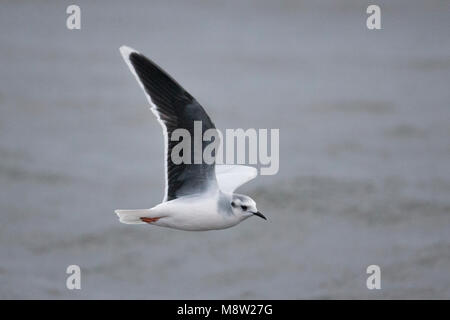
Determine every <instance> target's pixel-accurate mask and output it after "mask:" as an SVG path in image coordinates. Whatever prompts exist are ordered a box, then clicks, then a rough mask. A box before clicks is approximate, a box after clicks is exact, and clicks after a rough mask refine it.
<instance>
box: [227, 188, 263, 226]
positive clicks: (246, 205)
mask: <svg viewBox="0 0 450 320" xmlns="http://www.w3.org/2000/svg"><path fill="white" fill-rule="evenodd" d="M230 205H231V210H232V211H233V213H234V214H235V215H236V216H238V217H241V218H242V219H246V218H248V217H251V216H258V217H260V218H263V219H264V220H267V218H266V217H265V216H264V215H263V214H262V213H261V212H259V211H258V209H256V203H255V201H253V199H252V198H250V197H249V196H244V195H242V194H237V193H234V194H233V195H232V197H231V203H230Z"/></svg>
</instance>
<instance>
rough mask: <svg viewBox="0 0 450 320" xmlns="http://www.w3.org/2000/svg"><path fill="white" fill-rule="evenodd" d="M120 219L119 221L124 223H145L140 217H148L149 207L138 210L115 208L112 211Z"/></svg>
mask: <svg viewBox="0 0 450 320" xmlns="http://www.w3.org/2000/svg"><path fill="white" fill-rule="evenodd" d="M114 212H115V213H116V214H117V216H118V217H119V219H120V222H122V223H126V224H145V222H144V221H142V220H141V218H144V217H149V215H150V209H138V210H116V211H114Z"/></svg>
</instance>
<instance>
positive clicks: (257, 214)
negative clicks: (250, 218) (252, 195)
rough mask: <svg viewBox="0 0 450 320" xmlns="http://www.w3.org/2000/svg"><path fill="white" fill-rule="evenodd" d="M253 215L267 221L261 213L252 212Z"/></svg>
mask: <svg viewBox="0 0 450 320" xmlns="http://www.w3.org/2000/svg"><path fill="white" fill-rule="evenodd" d="M253 214H254V215H255V216H258V217H260V218H263V219H264V220H267V218H266V217H264V215H263V214H262V213H261V212H259V211H257V212H253Z"/></svg>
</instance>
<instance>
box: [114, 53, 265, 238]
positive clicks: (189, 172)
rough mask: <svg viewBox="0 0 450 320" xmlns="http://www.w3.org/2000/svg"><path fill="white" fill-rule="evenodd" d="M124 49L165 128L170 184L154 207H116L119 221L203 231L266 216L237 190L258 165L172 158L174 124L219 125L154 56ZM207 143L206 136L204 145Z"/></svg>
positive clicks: (204, 127) (191, 126)
mask: <svg viewBox="0 0 450 320" xmlns="http://www.w3.org/2000/svg"><path fill="white" fill-rule="evenodd" d="M120 52H121V54H122V57H123V59H124V60H125V62H126V63H127V65H128V67H129V68H130V70H131V72H132V73H133V74H134V76H135V77H136V80H137V82H138V83H139V85H140V86H141V87H142V89H143V90H144V92H145V95H146V97H147V100H148V101H149V103H150V105H151V110H152V112H153V113H154V114H155V116H156V118H157V119H158V121H159V123H160V124H161V127H162V129H163V134H164V143H165V184H166V185H165V194H164V200H163V202H162V203H160V204H158V205H156V206H154V207H153V208H150V209H139V210H116V211H115V212H116V214H117V215H118V216H119V219H120V222H122V223H126V224H152V225H156V226H161V227H168V228H174V229H180V230H189V231H203V230H215V229H225V228H229V227H232V226H235V225H237V224H238V223H240V222H241V221H244V220H245V219H247V218H248V217H251V216H258V217H261V218H263V219H266V217H264V215H263V214H262V213H261V212H259V211H258V210H257V209H256V203H255V201H253V199H251V198H250V197H248V196H245V195H241V194H237V193H234V190H236V189H237V188H238V187H239V186H241V185H242V184H244V183H246V182H248V181H250V180H251V179H253V178H255V177H256V169H255V168H253V167H248V166H242V165H215V164H214V163H212V164H208V163H207V162H205V161H204V160H203V159H202V160H201V162H200V163H198V162H197V163H194V162H191V163H192V164H186V163H180V164H175V163H174V162H173V161H172V159H171V154H172V148H173V147H174V146H175V143H176V142H174V141H171V140H170V139H169V137H171V135H172V133H173V132H174V130H176V129H178V128H182V129H185V130H187V131H188V132H189V133H190V134H191V136H193V135H194V121H201V124H202V125H201V129H202V134H203V133H204V132H205V131H206V130H208V129H214V130H215V125H214V123H213V122H212V121H211V119H210V118H209V116H208V114H207V113H206V112H205V110H204V109H203V107H202V106H201V105H200V104H199V103H198V102H197V101H196V100H195V98H194V97H192V96H191V95H190V94H189V93H188V92H187V91H186V90H184V89H183V88H182V87H181V86H180V85H179V84H178V83H177V82H176V81H175V80H174V79H173V78H172V77H171V76H169V75H168V74H167V73H166V72H165V71H164V70H162V69H161V68H160V67H159V66H157V65H156V64H155V63H154V62H152V61H151V60H150V59H148V58H146V57H145V56H144V55H142V54H141V53H139V52H138V51H136V50H134V49H132V48H129V47H127V46H122V47H120ZM205 147H206V143H205V142H204V143H203V145H202V151H203V150H204V149H205ZM202 154H203V153H202Z"/></svg>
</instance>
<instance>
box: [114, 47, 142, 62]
mask: <svg viewBox="0 0 450 320" xmlns="http://www.w3.org/2000/svg"><path fill="white" fill-rule="evenodd" d="M119 51H120V53H121V54H122V57H124V58H127V59H128V57H129V56H130V54H132V53H139V52H138V51H137V50H134V49H133V48H130V47H128V46H121V47H120V48H119Z"/></svg>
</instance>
